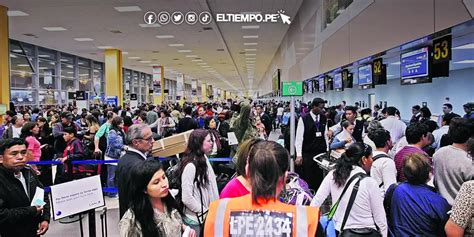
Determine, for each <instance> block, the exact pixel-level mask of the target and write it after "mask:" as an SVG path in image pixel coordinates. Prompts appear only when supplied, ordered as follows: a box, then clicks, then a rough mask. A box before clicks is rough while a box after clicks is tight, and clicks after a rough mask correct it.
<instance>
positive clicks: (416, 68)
mask: <svg viewBox="0 0 474 237" xmlns="http://www.w3.org/2000/svg"><path fill="white" fill-rule="evenodd" d="M428 58H429V50H428V47H425V48H421V49H418V50H415V51H411V52H408V53H404V54H402V55H401V57H400V70H401V73H400V75H401V78H402V80H404V79H410V78H418V77H427V76H428V74H429V71H428V65H429V64H428Z"/></svg>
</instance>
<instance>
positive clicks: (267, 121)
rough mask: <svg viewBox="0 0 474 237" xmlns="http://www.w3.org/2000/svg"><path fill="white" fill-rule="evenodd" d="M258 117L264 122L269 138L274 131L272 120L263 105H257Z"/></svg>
mask: <svg viewBox="0 0 474 237" xmlns="http://www.w3.org/2000/svg"><path fill="white" fill-rule="evenodd" d="M256 111H257V116H260V120H261V121H262V123H263V125H265V132H266V133H267V136H270V132H271V131H272V120H271V119H270V116H268V114H267V113H265V111H264V110H263V106H262V105H257V107H256Z"/></svg>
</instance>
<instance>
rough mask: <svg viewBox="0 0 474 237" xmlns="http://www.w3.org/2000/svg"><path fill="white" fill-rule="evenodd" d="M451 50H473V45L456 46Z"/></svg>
mask: <svg viewBox="0 0 474 237" xmlns="http://www.w3.org/2000/svg"><path fill="white" fill-rule="evenodd" d="M453 49H474V43H469V44H464V45H460V46H456V47H454V48H453Z"/></svg>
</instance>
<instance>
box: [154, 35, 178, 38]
mask: <svg viewBox="0 0 474 237" xmlns="http://www.w3.org/2000/svg"><path fill="white" fill-rule="evenodd" d="M155 37H156V38H158V39H173V38H174V35H157V36H155Z"/></svg>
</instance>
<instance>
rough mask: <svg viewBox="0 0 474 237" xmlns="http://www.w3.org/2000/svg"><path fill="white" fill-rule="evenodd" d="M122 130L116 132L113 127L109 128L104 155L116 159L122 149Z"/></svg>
mask: <svg viewBox="0 0 474 237" xmlns="http://www.w3.org/2000/svg"><path fill="white" fill-rule="evenodd" d="M123 139H124V137H123V132H117V130H115V129H110V131H109V135H108V136H107V149H106V150H105V155H106V156H108V157H110V158H113V159H118V158H120V154H121V152H122V149H123Z"/></svg>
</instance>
